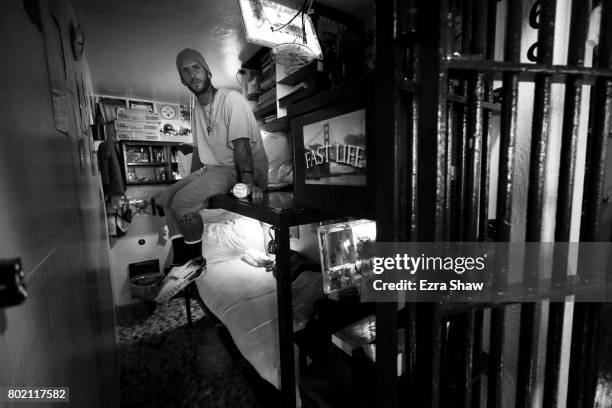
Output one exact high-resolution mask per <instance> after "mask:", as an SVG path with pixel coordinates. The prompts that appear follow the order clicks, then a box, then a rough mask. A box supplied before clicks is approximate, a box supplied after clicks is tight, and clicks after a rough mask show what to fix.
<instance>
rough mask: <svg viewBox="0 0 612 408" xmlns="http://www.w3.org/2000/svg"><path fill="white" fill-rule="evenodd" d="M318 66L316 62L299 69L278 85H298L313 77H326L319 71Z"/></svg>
mask: <svg viewBox="0 0 612 408" xmlns="http://www.w3.org/2000/svg"><path fill="white" fill-rule="evenodd" d="M317 64H318V61H316V60H315V61H313V62H311V63H310V64H308V65H306V66H304V67H302V68H300V69H298V70H297V71H295V72H294V73H293V74H290V75H287V76H286V77H284V78H283V79H281V80H280V81H278V83H279V84H282V85H296V84H299V83H300V82H302V81H304V80H306V79H308V78H311V77H312V76H320V77H324V76H325V74H324V73H323V72H321V71H319V70H318V69H317Z"/></svg>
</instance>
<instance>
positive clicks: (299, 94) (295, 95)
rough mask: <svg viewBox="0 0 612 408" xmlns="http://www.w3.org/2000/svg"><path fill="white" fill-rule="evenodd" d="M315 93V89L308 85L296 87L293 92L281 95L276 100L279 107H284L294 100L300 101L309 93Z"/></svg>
mask: <svg viewBox="0 0 612 408" xmlns="http://www.w3.org/2000/svg"><path fill="white" fill-rule="evenodd" d="M315 93H317V89H316V88H315V87H312V86H311V87H308V88H302V89H298V90H297V91H295V92H292V93H290V94H289V95H286V96H283V97H282V98H281V99H279V100H278V104H279V106H280V107H281V108H284V107H286V106H287V105H291V104H292V103H294V102H297V101H301V100H302V99H304V98H307V97H309V96H311V95H314V94H315Z"/></svg>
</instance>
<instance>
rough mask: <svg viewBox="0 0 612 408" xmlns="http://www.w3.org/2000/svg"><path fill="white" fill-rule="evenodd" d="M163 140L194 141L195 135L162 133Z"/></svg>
mask: <svg viewBox="0 0 612 408" xmlns="http://www.w3.org/2000/svg"><path fill="white" fill-rule="evenodd" d="M159 140H161V141H162V142H176V143H193V136H192V135H191V133H190V134H188V135H186V136H179V135H167V134H164V133H160V139H159Z"/></svg>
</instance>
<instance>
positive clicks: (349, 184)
mask: <svg viewBox="0 0 612 408" xmlns="http://www.w3.org/2000/svg"><path fill="white" fill-rule="evenodd" d="M364 95H365V93H364V92H363V90H362V91H361V92H356V93H354V94H351V93H346V92H343V96H345V98H344V99H342V100H339V101H336V102H334V103H329V102H328V99H327V98H325V97H318V98H313V99H314V102H313V104H314V105H313V106H312V107H311V109H309V110H307V111H306V113H303V114H300V115H299V116H295V117H292V119H291V133H292V145H293V155H294V170H295V172H294V174H295V180H294V202H295V204H296V205H298V206H302V207H305V208H314V209H318V210H321V211H323V212H329V213H330V214H338V215H342V216H354V217H368V216H370V214H371V202H372V197H371V196H372V193H371V187H372V186H371V181H370V179H371V176H370V173H371V170H372V169H371V167H370V164H371V161H370V160H369V158H370V156H371V154H370V143H369V142H368V140H369V139H370V133H371V132H370V131H369V125H370V123H371V120H370V119H369V116H370V112H369V109H368V108H367V106H366V103H365V99H366V98H365V97H364ZM325 103H326V104H325ZM317 104H319V106H316V105H317Z"/></svg>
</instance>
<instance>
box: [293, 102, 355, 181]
mask: <svg viewBox="0 0 612 408" xmlns="http://www.w3.org/2000/svg"><path fill="white" fill-rule="evenodd" d="M365 115H366V112H365V109H359V110H356V111H353V112H349V113H345V114H343V115H340V116H336V117H333V118H328V119H325V120H321V121H319V122H314V123H310V124H308V125H305V126H304V128H303V134H304V163H305V169H304V170H305V171H304V173H305V183H306V184H326V185H340V186H365V185H366V169H367V163H366V119H365V117H366V116H365Z"/></svg>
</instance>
